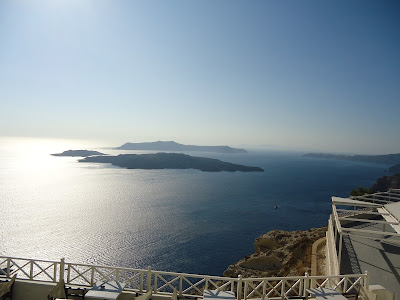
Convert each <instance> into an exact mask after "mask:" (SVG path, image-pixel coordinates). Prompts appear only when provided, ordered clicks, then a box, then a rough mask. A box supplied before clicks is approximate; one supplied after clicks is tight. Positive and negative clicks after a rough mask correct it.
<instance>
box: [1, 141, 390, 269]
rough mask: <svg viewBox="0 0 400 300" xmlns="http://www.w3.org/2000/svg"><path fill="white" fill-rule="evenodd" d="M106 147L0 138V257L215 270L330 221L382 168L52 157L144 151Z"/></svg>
mask: <svg viewBox="0 0 400 300" xmlns="http://www.w3.org/2000/svg"><path fill="white" fill-rule="evenodd" d="M111 146H112V145H108V144H106V143H104V144H102V143H100V142H93V141H85V140H66V139H38V138H0V220H1V227H0V228H1V229H0V255H4V256H12V257H23V258H34V259H45V260H60V259H61V258H65V259H66V261H68V262H73V263H89V264H97V265H108V266H119V267H130V268H139V269H146V268H147V267H148V266H151V267H152V269H154V270H161V271H171V272H184V273H195V274H208V275H217V276H218V275H222V274H223V272H224V270H226V269H227V267H228V266H229V265H230V264H232V263H235V262H237V261H238V260H240V259H241V258H243V257H244V256H246V255H250V254H251V253H253V252H254V250H255V249H254V244H253V243H254V240H255V238H257V237H258V236H260V235H262V234H264V233H266V232H268V231H270V230H273V229H281V230H289V231H293V230H307V229H309V228H312V227H320V226H326V225H327V221H328V218H329V215H330V213H331V208H332V206H331V197H332V196H338V197H347V196H349V194H350V192H351V190H352V189H353V188H356V187H358V186H363V187H369V186H371V185H372V184H373V183H374V182H375V181H376V179H377V178H379V177H381V176H383V175H385V174H386V170H387V169H388V167H389V166H388V165H382V164H373V163H363V162H350V161H340V160H328V159H315V158H306V157H303V156H302V155H303V154H304V153H302V152H287V151H276V150H262V151H261V150H249V153H247V154H216V153H205V152H204V153H201V152H191V153H187V154H190V155H193V156H203V157H211V158H218V159H221V160H223V161H228V162H232V163H238V164H243V165H249V166H258V167H262V168H263V169H264V170H265V171H264V172H262V173H261V172H248V173H245V172H201V171H198V170H192V169H190V170H128V169H123V168H119V167H115V166H112V165H107V164H97V163H80V162H78V158H74V157H56V156H51V155H50V154H51V153H59V152H62V151H64V150H69V149H73V150H76V149H88V150H98V151H100V152H103V153H106V154H112V155H116V154H120V153H139V154H140V153H149V152H151V151H149V152H146V151H124V150H114V149H113V148H112V147H111ZM113 146H115V147H116V146H119V145H113ZM153 152H154V151H153ZM276 207H277V208H276Z"/></svg>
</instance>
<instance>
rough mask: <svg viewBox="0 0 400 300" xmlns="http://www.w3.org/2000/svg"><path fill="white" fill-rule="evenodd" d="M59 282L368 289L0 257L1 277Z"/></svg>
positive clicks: (263, 290)
mask: <svg viewBox="0 0 400 300" xmlns="http://www.w3.org/2000/svg"><path fill="white" fill-rule="evenodd" d="M13 274H17V278H18V279H22V280H24V279H25V280H33V281H47V282H58V281H59V280H62V279H63V280H64V281H65V282H66V284H67V285H79V286H86V287H90V286H93V285H94V283H95V282H96V281H102V280H104V281H108V280H112V281H118V282H123V283H125V284H126V286H125V289H127V290H132V291H136V292H139V293H144V292H147V291H152V293H153V294H160V295H162V294H165V295H171V294H172V293H173V292H174V290H176V291H177V293H178V294H179V295H181V296H189V297H190V296H193V297H199V296H202V295H203V291H204V290H205V289H212V290H224V291H232V292H234V293H235V294H236V297H237V299H238V300H241V299H244V300H246V299H284V298H285V296H289V297H290V296H307V289H308V288H312V287H331V288H334V289H336V290H338V291H340V292H349V291H351V290H352V289H358V288H359V287H360V286H364V287H365V288H367V289H368V284H369V283H368V275H367V274H352V275H325V276H308V275H307V273H306V274H305V275H304V276H294V277H269V278H242V277H241V276H240V275H239V277H238V278H230V277H218V276H208V275H197V274H186V273H173V272H162V271H154V270H152V269H151V268H150V267H149V268H148V269H147V270H143V269H132V268H118V267H110V266H97V265H88V264H75V263H67V262H65V261H64V259H61V260H60V261H47V260H33V259H26V258H16V257H5V256H0V277H11V276H13Z"/></svg>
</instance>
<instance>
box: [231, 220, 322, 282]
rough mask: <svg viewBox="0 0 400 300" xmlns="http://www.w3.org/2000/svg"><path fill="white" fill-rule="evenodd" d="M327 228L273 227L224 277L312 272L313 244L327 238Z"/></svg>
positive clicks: (289, 274) (259, 238) (257, 240)
mask: <svg viewBox="0 0 400 300" xmlns="http://www.w3.org/2000/svg"><path fill="white" fill-rule="evenodd" d="M326 230H327V228H326V227H322V228H312V229H309V230H306V231H283V230H272V231H270V232H268V233H266V234H264V235H262V236H260V237H258V238H257V239H256V240H255V242H254V246H255V248H256V252H254V253H253V254H252V255H250V256H246V257H245V258H243V259H241V260H240V261H238V262H237V263H235V264H232V265H230V266H229V267H228V269H227V270H226V271H225V272H224V276H227V277H237V276H238V275H240V274H241V275H242V276H243V277H271V276H294V275H304V273H305V272H309V273H310V270H311V248H312V244H313V243H314V242H315V241H316V240H318V239H320V238H321V237H324V236H325V232H326Z"/></svg>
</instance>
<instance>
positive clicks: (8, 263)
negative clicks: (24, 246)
mask: <svg viewBox="0 0 400 300" xmlns="http://www.w3.org/2000/svg"><path fill="white" fill-rule="evenodd" d="M10 272H11V258H7V272H6V273H7V274H6V276H7V277H10Z"/></svg>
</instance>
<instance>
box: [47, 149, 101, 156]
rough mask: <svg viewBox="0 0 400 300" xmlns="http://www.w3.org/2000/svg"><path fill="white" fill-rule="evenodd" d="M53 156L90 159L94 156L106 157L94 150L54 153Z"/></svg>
mask: <svg viewBox="0 0 400 300" xmlns="http://www.w3.org/2000/svg"><path fill="white" fill-rule="evenodd" d="M51 155H53V156H72V157H88V156H92V155H105V154H104V153H101V152H98V151H92V150H67V151H64V152H62V153H53V154H51Z"/></svg>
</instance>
